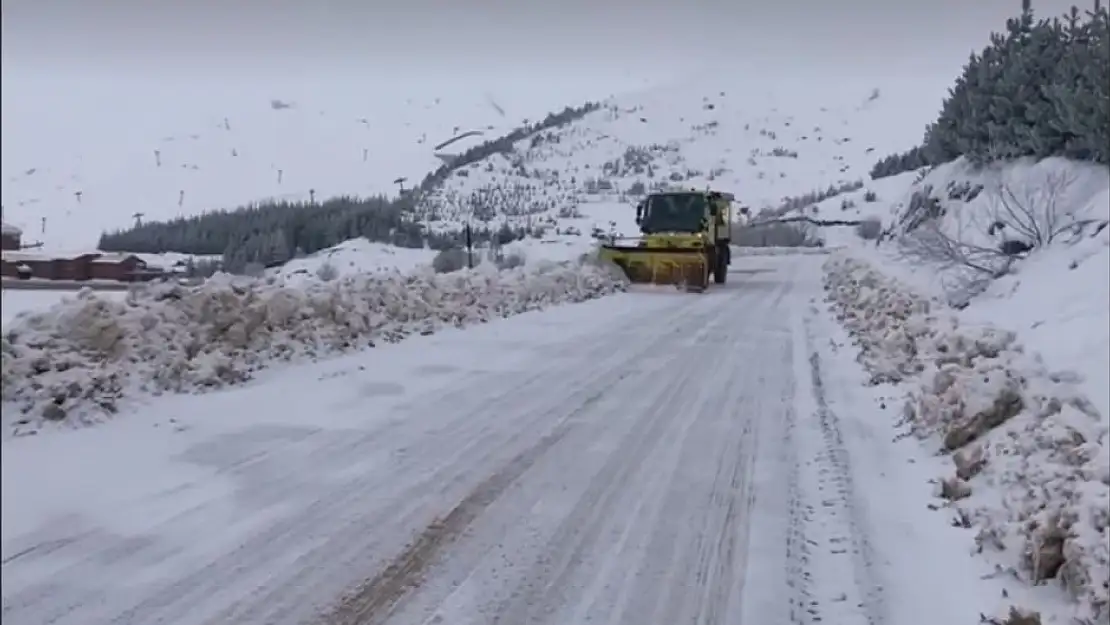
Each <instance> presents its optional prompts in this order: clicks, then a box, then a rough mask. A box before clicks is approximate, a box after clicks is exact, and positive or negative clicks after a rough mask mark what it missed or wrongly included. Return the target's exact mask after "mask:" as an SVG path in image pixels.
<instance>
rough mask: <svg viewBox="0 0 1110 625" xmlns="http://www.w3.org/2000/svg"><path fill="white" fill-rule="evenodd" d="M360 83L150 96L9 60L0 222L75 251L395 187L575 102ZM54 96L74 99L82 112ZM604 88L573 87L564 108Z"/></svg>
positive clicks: (114, 81)
mask: <svg viewBox="0 0 1110 625" xmlns="http://www.w3.org/2000/svg"><path fill="white" fill-rule="evenodd" d="M367 80H368V81H370V82H368V83H367V84H357V83H359V82H360V81H357V80H356V81H353V82H354V83H355V84H352V83H351V82H347V83H340V82H337V81H335V80H334V79H328V78H327V77H321V76H313V77H311V78H309V77H305V76H298V77H297V78H296V79H293V80H289V79H286V80H284V81H281V80H277V81H275V80H273V79H272V77H271V79H270V80H269V82H265V81H262V80H260V79H257V80H256V79H251V78H243V77H240V79H239V80H238V81H237V82H231V81H228V80H227V79H226V78H224V79H220V78H219V77H217V76H212V77H210V78H197V77H195V76H187V77H182V78H175V77H173V76H170V75H162V76H160V77H159V79H158V81H157V85H156V87H155V88H152V87H151V85H150V84H149V83H137V82H136V79H135V78H133V77H130V76H128V75H127V74H126V73H121V74H120V75H118V76H113V75H104V74H102V73H96V72H85V73H84V75H82V74H81V73H75V72H66V71H58V72H55V74H49V73H33V72H26V71H21V68H20V67H18V66H12V67H9V66H8V65H7V63H6V64H5V72H4V90H3V99H4V119H3V134H2V137H3V139H2V142H3V171H2V175H3V178H4V186H3V198H2V199H3V205H4V220H5V222H8V223H11V224H12V225H14V226H19V227H22V228H23V230H24V231H25V232H34V237H35V238H36V240H40V239H41V240H43V241H44V242H45V243H46V245H47V246H48V247H50V248H56V249H64V248H81V247H91V246H92V245H94V244H95V242H96V239H97V236H98V235H99V234H100V232H101V231H103V230H105V229H115V228H122V227H128V226H130V225H132V224H133V223H134V217H133V215H134V214H135V213H142V214H143V219H145V220H146V221H154V220H166V219H171V218H174V217H178V216H189V215H195V214H197V213H200V212H202V211H206V210H216V209H232V208H235V207H237V206H243V205H248V204H251V203H255V202H259V201H262V200H265V199H269V198H273V199H279V200H305V201H307V200H308V199H309V198H310V196H311V195H313V193H312V192H314V195H315V197H316V198H318V199H321V200H322V199H324V198H328V197H335V196H341V195H359V196H368V195H377V194H392V193H394V192H395V191H396V190H397V185H396V184H394V182H393V181H394V180H395V179H396V178H398V177H404V178H407V183H406V184H407V186H408V187H410V188H411V186H412V185H413V184H416V183H418V182H419V181H420V179H421V178H423V176H424V175H425V174H427V173H428V172H430V171H432V170H434V169H436V168H437V167H439V166H440V165H441V164H442V162H441V161H440V159H438V158H437V157H436V156H435V154H434V151H433V149H432V147H433V146H434V145H436V144H438V143H440V142H442V141H444V140H446V139H448V138H450V137H452V136H453V135H454V134H455V132H456V131H455V128H456V127H457V128H459V129H460V131H461V130H466V129H475V128H477V129H481V130H483V131H484V132H485V133H487V134H489V135H493V136H498V135H501V134H504V133H505V132H506V131H508V130H509V129H511V128H513V127H516V126H518V125H520V123H521V122H522V121H523V120H524V119H526V118H531V119H533V120H535V119H539V118H541V117H542V116H543V115H546V114H547V113H549V112H551V109H561V108H562V107H563V106H566V105H568V104H573V105H578V104H581V102H577V101H568V100H565V99H564V97H559V98H555V97H553V96H554V95H555V93H552V91H555V92H556V93H558V87H556V86H554V85H552V86H551V87H550V88H549V89H545V88H542V87H537V86H535V85H531V86H529V87H528V88H527V89H511V88H510V89H503V90H501V92H500V93H498V92H497V90H493V92H492V93H491V91H490V90H489V89H488V88H487V87H486V86H485V85H482V84H476V83H471V82H468V81H467V80H466V78H464V77H461V78H458V79H455V80H451V79H443V78H442V77H441V79H440V80H438V81H433V82H421V81H420V80H417V79H412V78H407V79H402V78H399V77H393V78H392V79H391V80H390V86H389V88H387V89H382V88H380V86H378V85H375V84H373V79H372V78H371V77H370V76H367ZM595 84H596V83H595ZM563 91H564V95H567V94H565V89H563ZM59 93H66V94H72V93H80V94H81V105H80V106H79V107H77V106H74V104H73V102H72V98H71V97H59V96H58V94H59ZM608 95H610V93H609V92H606V91H599V92H598V93H593V94H589V95H586V94H582V90H581V89H578V90H576V92H575V94H573V96H572V97H570V100H574V99H576V98H578V97H581V98H582V100H583V101H585V99H587V98H588V97H592V98H594V99H602V98H604V97H607V96H608ZM491 97H492V98H493V100H494V101H495V102H496V103H497V104H498V106H500V108H501V109H502V111H498V109H497V108H496V107H495V106H493V105H492V104H491ZM275 106H276V108H275ZM452 147H454V146H452ZM44 220H45V222H44Z"/></svg>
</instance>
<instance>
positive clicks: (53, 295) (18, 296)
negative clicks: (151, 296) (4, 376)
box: [0, 289, 127, 331]
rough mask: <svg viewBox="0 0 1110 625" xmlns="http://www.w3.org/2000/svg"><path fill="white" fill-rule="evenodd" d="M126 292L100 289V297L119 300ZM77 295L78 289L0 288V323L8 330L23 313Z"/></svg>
mask: <svg viewBox="0 0 1110 625" xmlns="http://www.w3.org/2000/svg"><path fill="white" fill-rule="evenodd" d="M126 294H127V293H126V291H100V292H99V293H98V297H102V298H105V299H113V300H118V299H123V297H124V296H125V295H126ZM77 296H78V292H77V291H53V290H22V289H2V290H0V298H3V299H2V300H0V324H2V327H3V329H4V331H7V329H8V325H9V324H11V323H12V322H13V321H15V320H16V319H17V318H19V317H20V316H21V315H29V314H34V313H36V312H42V311H44V310H48V309H50V308H52V307H54V306H56V305H58V304H60V303H61V302H64V301H67V300H75V299H77Z"/></svg>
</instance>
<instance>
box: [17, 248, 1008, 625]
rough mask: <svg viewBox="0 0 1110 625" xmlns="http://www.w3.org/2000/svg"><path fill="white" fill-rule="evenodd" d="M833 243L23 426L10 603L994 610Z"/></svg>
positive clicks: (208, 613)
mask: <svg viewBox="0 0 1110 625" xmlns="http://www.w3.org/2000/svg"><path fill="white" fill-rule="evenodd" d="M823 260H824V257H823V256H821V255H776V256H764V257H750V258H747V259H746V262H745V265H744V266H743V267H736V268H734V269H735V272H734V275H733V276H732V280H731V281H730V283H729V284H728V285H726V286H725V287H724V288H721V289H717V290H715V291H712V292H709V293H706V294H704V295H702V296H690V295H687V294H681V293H674V294H666V293H651V294H641V293H628V294H621V295H615V296H612V297H608V298H604V299H601V300H597V301H594V302H588V303H584V304H580V305H576V306H565V307H558V308H553V309H550V310H546V311H540V312H533V313H528V314H523V315H519V316H516V317H513V318H511V319H506V320H501V321H497V322H496V323H490V324H488V325H485V326H481V327H476V328H469V329H466V330H443V331H441V332H437V333H436V334H434V335H431V336H414V337H412V338H410V339H408V340H406V341H403V342H401V343H398V344H395V345H389V344H382V345H379V346H378V347H377V348H376V349H373V350H368V351H364V352H360V353H355V354H351V355H348V356H343V357H340V358H337V359H333V360H330V361H325V362H320V363H317V364H311V365H305V366H300V367H296V368H290V369H284V370H273V371H270V372H262V373H260V374H259V375H258V377H257V378H256V379H255V380H254V381H253V382H250V383H248V384H247V385H245V386H243V387H241V388H238V389H235V390H230V391H226V392H221V393H215V394H206V395H199V396H177V397H164V398H161V399H159V400H157V403H152V404H150V405H148V406H131V407H126V408H124V410H123V414H121V415H119V418H117V419H114V420H112V421H111V422H108V423H104V424H102V425H100V426H99V427H97V428H91V429H84V430H79V431H69V432H65V431H62V432H50V433H49V435H40V436H35V437H29V438H20V439H16V440H14V441H8V442H6V443H5V449H4V453H3V454H2V456H0V462H2V463H3V470H2V472H0V475H2V479H3V488H2V490H0V497H2V498H3V506H2V512H3V523H2V524H0V528H2V532H3V562H4V563H3V574H4V614H5V620H6V621H7V620H11V621H12V622H15V623H45V622H52V623H55V624H57V625H68V624H70V623H72V624H75V625H76V624H79V625H96V624H100V623H117V624H122V623H134V624H139V623H151V622H165V623H177V624H194V623H196V624H200V623H226V622H235V623H241V624H243V625H250V624H253V623H258V624H261V623H266V624H268V625H281V624H284V623H300V622H305V621H306V620H313V621H314V622H324V623H391V624H407V623H434V622H443V623H486V622H493V621H495V620H497V619H498V618H500V622H511V623H551V624H556V623H558V624H564V623H582V622H589V621H592V622H609V623H628V624H630V625H631V624H636V625H639V624H642V623H677V622H687V621H696V620H699V619H700V620H702V621H704V622H724V621H725V620H726V619H727V620H729V621H736V622H743V623H806V622H816V621H817V620H820V621H822V622H828V623H837V624H838V625H839V624H843V625H852V624H854V623H861V624H862V623H880V622H885V623H891V624H894V623H897V624H899V625H916V624H922V625H925V624H933V623H955V622H962V621H965V620H967V619H968V618H974V615H976V614H978V613H979V612H992V611H994V610H995V609H996V608H997V607H998V605H999V604H1000V603H1003V602H1004V601H1005V600H1004V599H1003V598H1002V585H1003V583H1004V581H1005V580H999V579H995V580H990V581H986V582H983V581H981V580H980V579H979V578H980V576H981V575H983V574H985V573H986V572H987V570H986V564H985V563H984V562H980V561H979V560H977V559H976V558H974V557H973V556H972V555H971V554H970V553H968V549H969V543H970V539H969V538H968V536H967V534H966V533H964V532H961V531H960V530H958V529H956V528H952V527H949V526H948V524H947V523H946V522H945V521H943V520H940V519H937V518H936V517H933V516H929V515H925V514H923V513H922V511H923V510H924V507H925V503H926V502H927V501H928V499H929V497H930V493H929V488H930V486H929V485H928V484H926V483H925V481H924V479H925V476H927V475H931V471H930V467H931V464H930V463H934V464H935V462H936V459H931V458H927V457H922V456H920V455H919V456H918V457H917V460H918V462H917V463H912V462H909V461H908V459H907V458H906V455H905V449H904V446H903V448H899V447H898V446H896V445H895V444H894V443H891V434H892V432H893V420H894V419H895V418H896V413H897V407H896V406H894V405H891V404H888V405H887V406H886V409H885V410H883V409H881V408H879V407H878V405H877V404H876V402H875V398H874V397H873V393H874V392H875V391H876V389H866V388H864V387H862V386H861V384H860V383H861V381H862V380H864V379H865V378H866V374H865V372H864V371H863V370H861V368H860V366H859V365H858V364H857V363H855V362H854V354H853V351H854V350H852V349H851V347H850V346H849V345H848V339H847V338H846V337H845V336H844V335H843V333H842V331H841V330H839V328H837V327H836V326H835V325H834V324H833V322H832V321H831V320H830V319H828V317H827V316H826V315H825V313H824V311H823V310H822V306H821V300H822V297H823V293H822V290H821V280H822V269H821V267H822V261H823ZM838 332H839V334H838ZM752 354H759V355H760V358H759V363H758V367H755V368H753V361H752V358H751V355H752ZM44 458H51V459H52V460H51V461H50V462H49V463H45V464H44V462H43V459H44ZM198 537H200V538H198ZM937 596H943V597H944V598H945V600H944V601H937V600H936V597H937Z"/></svg>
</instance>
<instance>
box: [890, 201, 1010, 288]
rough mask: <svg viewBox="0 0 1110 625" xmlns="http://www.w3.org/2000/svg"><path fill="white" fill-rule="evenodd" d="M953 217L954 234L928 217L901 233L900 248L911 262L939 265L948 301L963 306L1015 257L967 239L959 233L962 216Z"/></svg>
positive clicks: (1006, 270) (1004, 271)
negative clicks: (904, 234) (911, 228)
mask: <svg viewBox="0 0 1110 625" xmlns="http://www.w3.org/2000/svg"><path fill="white" fill-rule="evenodd" d="M953 221H954V222H955V223H956V225H957V227H956V233H955V235H954V236H949V235H948V234H945V233H944V232H943V231H941V229H940V226H939V224H938V222H937V220H935V219H934V220H929V221H926V222H925V223H923V224H922V225H921V226H919V227H917V228H916V229H914V231H913V232H911V233H909V234H907V235H906V236H904V237H902V239H901V241H900V243H901V245H900V249H901V251H902V253H903V254H904V255H905V257H906V258H907V259H909V260H910V261H911V262H914V263H926V264H932V265H934V266H936V267H937V268H938V269H941V270H942V271H943V272H944V273H943V277H942V279H941V282H942V284H943V287H944V291H945V294H946V296H947V299H948V303H949V304H950V305H952V306H955V307H963V306H966V305H967V303H968V302H969V301H971V298H973V297H975V296H976V295H978V294H980V293H982V292H983V291H984V290H985V289H986V288H987V286H988V285H990V283H991V282H992V281H994V280H995V279H997V278H1000V277H1002V276H1004V275H1006V274H1007V273H1008V272H1009V271H1010V267H1011V265H1012V264H1013V262H1014V258H1013V257H1012V256H1008V255H1006V254H1004V253H1002V251H1000V250H998V249H994V248H991V247H984V246H981V245H975V244H973V243H969V242H967V239H966V238H965V237H964V236H962V231H963V230H964V228H963V227H962V225H963V220H962V219H961V218H960V217H959V216H954V219H953Z"/></svg>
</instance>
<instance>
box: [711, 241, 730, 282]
mask: <svg viewBox="0 0 1110 625" xmlns="http://www.w3.org/2000/svg"><path fill="white" fill-rule="evenodd" d="M729 251H730V250H729V249H728V246H726V245H719V246H717V253H716V254H714V255H713V281H714V282H716V283H717V284H724V283H725V280H727V279H728V265H729V262H728V261H729Z"/></svg>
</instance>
